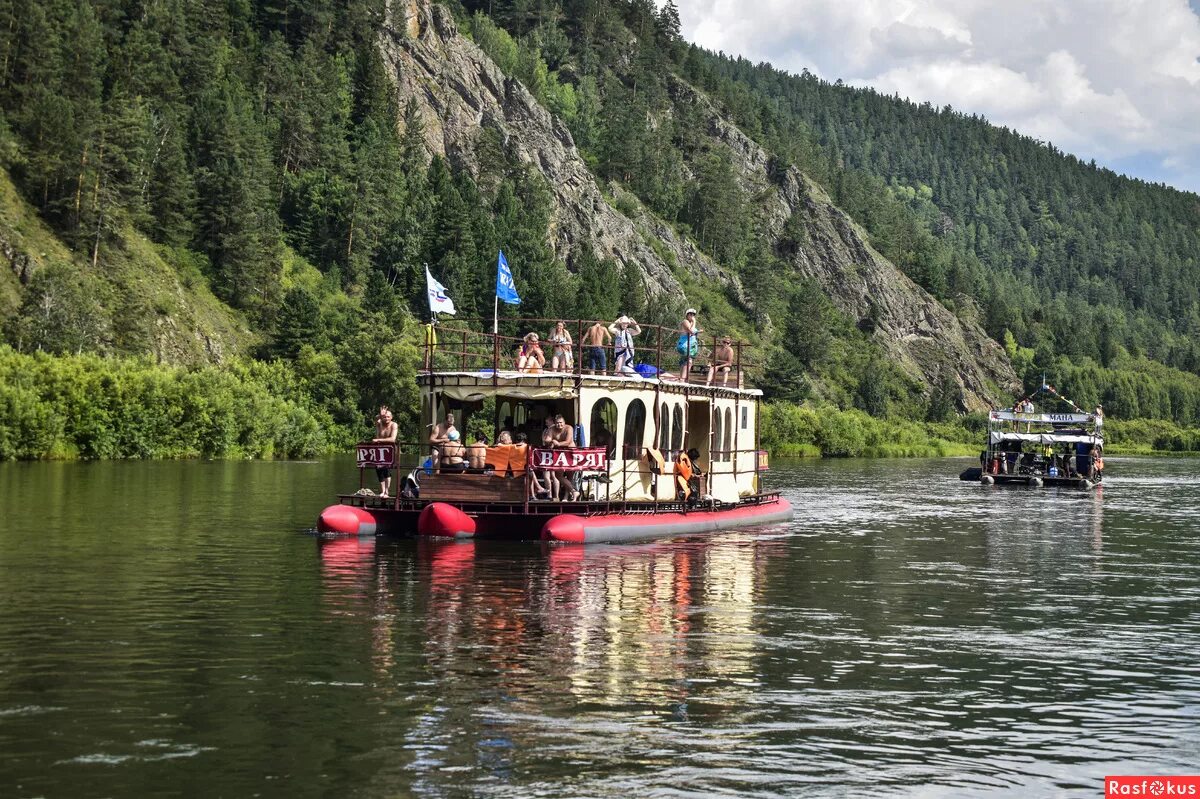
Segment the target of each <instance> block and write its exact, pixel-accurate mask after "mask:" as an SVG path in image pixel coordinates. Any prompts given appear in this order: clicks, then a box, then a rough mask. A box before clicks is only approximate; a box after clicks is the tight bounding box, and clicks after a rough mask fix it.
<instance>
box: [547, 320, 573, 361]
mask: <svg viewBox="0 0 1200 799" xmlns="http://www.w3.org/2000/svg"><path fill="white" fill-rule="evenodd" d="M550 343H551V344H553V345H554V350H553V351H552V354H551V357H550V369H551V371H555V372H557V371H559V369H560V368H561V369H562V371H564V372H569V371H571V368H572V367H573V366H574V363H573V360H572V357H571V343H572V342H571V334H570V333H568V332H567V326H566V324H565V323H564V322H559V323H558V324H556V325H555V326H554V332H553V333H551V334H550Z"/></svg>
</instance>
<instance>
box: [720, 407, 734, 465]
mask: <svg viewBox="0 0 1200 799" xmlns="http://www.w3.org/2000/svg"><path fill="white" fill-rule="evenodd" d="M721 449H722V450H724V453H725V460H729V459H730V458H731V457H733V455H732V453H733V409H732V408H726V409H725V440H724V441H723V442H722V444H721Z"/></svg>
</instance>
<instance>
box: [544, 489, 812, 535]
mask: <svg viewBox="0 0 1200 799" xmlns="http://www.w3.org/2000/svg"><path fill="white" fill-rule="evenodd" d="M793 514H794V512H793V510H792V505H791V503H790V502H788V501H787V500H786V499H783V498H780V499H777V500H775V501H774V502H766V503H762V504H759V505H740V506H737V507H734V508H728V509H721V510H711V511H708V510H694V511H688V512H687V513H649V514H629V513H625V514H603V515H597V516H577V515H574V514H561V515H559V516H554V517H553V518H551V519H550V520H549V521H547V522H546V523H545V525H543V527H542V539H543V540H545V541H555V542H559V543H564V544H605V543H622V542H629V541H647V540H651V539H655V538H674V537H676V536H682V535H701V534H704V533H715V532H719V531H721V530H732V529H734V528H737V527H750V526H753V525H757V524H772V523H775V522H784V521H788V520H789V519H791V518H792V516H793Z"/></svg>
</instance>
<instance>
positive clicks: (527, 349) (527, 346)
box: [517, 333, 546, 372]
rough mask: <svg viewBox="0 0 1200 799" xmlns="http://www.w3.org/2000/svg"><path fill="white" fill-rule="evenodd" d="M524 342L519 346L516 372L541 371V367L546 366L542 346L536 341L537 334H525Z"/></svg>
mask: <svg viewBox="0 0 1200 799" xmlns="http://www.w3.org/2000/svg"><path fill="white" fill-rule="evenodd" d="M524 341H525V343H524V344H522V345H521V352H520V354H519V355H518V356H517V371H519V372H540V371H542V367H544V366H545V365H546V353H544V352H542V345H541V342H540V341H539V340H538V334H537V333H526V334H525V340H524Z"/></svg>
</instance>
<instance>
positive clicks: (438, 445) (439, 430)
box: [429, 413, 458, 469]
mask: <svg viewBox="0 0 1200 799" xmlns="http://www.w3.org/2000/svg"><path fill="white" fill-rule="evenodd" d="M451 433H454V436H455V438H457V437H458V428H456V427H455V426H454V414H452V413H447V414H446V421H444V422H442V423H441V424H439V425H436V426H435V427H434V428H433V432H432V433H430V434H429V443H430V444H432V445H433V466H434V468H435V469H436V468H437V465H438V459H439V458H440V457H441V451H442V447H444V446H445V445H446V444H447V443H448V442H449V441H450V434H451Z"/></svg>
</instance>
